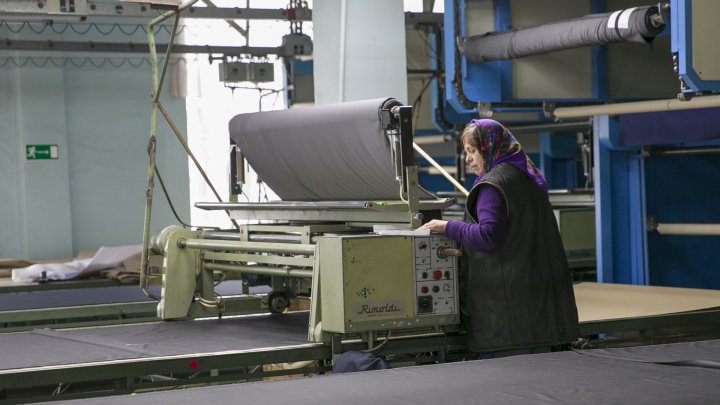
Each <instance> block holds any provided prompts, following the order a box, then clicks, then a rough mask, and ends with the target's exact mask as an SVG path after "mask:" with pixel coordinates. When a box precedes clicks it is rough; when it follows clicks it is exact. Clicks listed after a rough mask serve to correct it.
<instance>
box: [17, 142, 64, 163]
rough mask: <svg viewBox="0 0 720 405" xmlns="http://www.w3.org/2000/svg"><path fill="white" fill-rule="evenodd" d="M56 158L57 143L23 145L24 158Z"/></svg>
mask: <svg viewBox="0 0 720 405" xmlns="http://www.w3.org/2000/svg"><path fill="white" fill-rule="evenodd" d="M57 158H58V146H57V145H25V159H26V160H45V159H57Z"/></svg>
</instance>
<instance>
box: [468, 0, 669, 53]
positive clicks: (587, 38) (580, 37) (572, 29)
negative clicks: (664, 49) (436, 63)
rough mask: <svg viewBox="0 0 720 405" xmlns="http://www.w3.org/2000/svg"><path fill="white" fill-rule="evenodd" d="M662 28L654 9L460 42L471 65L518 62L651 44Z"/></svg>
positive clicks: (629, 11) (597, 16)
mask: <svg viewBox="0 0 720 405" xmlns="http://www.w3.org/2000/svg"><path fill="white" fill-rule="evenodd" d="M664 28H665V23H664V21H663V18H662V15H661V14H660V12H659V11H658V8H657V6H645V7H633V8H628V9H625V10H618V11H614V12H610V13H603V14H589V15H586V16H584V17H581V18H576V19H573V20H567V21H560V22H556V23H552V24H546V25H541V26H537V27H532V28H522V29H516V30H510V31H504V32H490V33H487V34H483V35H476V36H472V37H468V38H464V39H463V40H461V41H460V42H461V44H460V45H461V46H460V48H461V50H462V52H463V53H464V54H465V57H466V58H467V59H468V60H469V61H471V62H489V61H494V60H507V59H517V58H522V57H526V56H532V55H540V54H544V53H549V52H555V51H562V50H565V49H572V48H579V47H582V46H589V45H604V44H609V43H613V42H623V41H631V42H640V43H648V42H651V41H652V40H653V39H654V38H655V36H657V35H658V34H659V33H660V32H662V30H663V29H664Z"/></svg>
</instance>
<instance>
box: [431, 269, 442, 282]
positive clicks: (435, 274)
mask: <svg viewBox="0 0 720 405" xmlns="http://www.w3.org/2000/svg"><path fill="white" fill-rule="evenodd" d="M442 276H443V274H442V271H440V270H435V271H433V278H434V279H435V280H440V279H441V278H442Z"/></svg>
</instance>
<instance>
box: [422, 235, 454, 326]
mask: <svg viewBox="0 0 720 405" xmlns="http://www.w3.org/2000/svg"><path fill="white" fill-rule="evenodd" d="M413 243H414V259H415V302H416V303H417V314H418V315H444V314H455V313H457V310H458V308H457V307H458V294H457V289H458V287H457V260H456V258H455V257H454V256H453V255H451V254H448V253H447V252H455V251H456V249H457V248H456V246H455V242H453V241H452V240H450V239H449V238H448V237H447V236H445V235H428V236H423V237H418V236H416V237H415V238H413Z"/></svg>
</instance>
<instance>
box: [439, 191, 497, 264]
mask: <svg viewBox="0 0 720 405" xmlns="http://www.w3.org/2000/svg"><path fill="white" fill-rule="evenodd" d="M480 187H481V188H480V190H478V199H477V205H476V207H475V210H476V213H477V219H478V222H477V224H468V223H465V222H462V221H448V223H447V225H446V226H445V235H447V237H449V238H450V239H452V240H454V241H456V242H458V243H460V245H462V246H464V247H465V248H468V249H472V250H479V251H482V252H494V251H496V250H498V249H500V248H501V247H502V246H503V244H504V243H505V239H506V238H507V231H508V218H507V207H506V205H505V199H504V198H503V196H502V194H501V193H500V190H498V189H497V188H495V187H493V186H491V185H489V184H484V185H481V186H480Z"/></svg>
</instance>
